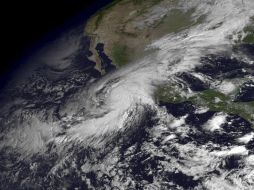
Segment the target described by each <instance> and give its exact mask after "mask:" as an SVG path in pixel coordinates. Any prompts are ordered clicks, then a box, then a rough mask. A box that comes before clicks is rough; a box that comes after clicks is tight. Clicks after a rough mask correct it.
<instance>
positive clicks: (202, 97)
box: [155, 86, 254, 127]
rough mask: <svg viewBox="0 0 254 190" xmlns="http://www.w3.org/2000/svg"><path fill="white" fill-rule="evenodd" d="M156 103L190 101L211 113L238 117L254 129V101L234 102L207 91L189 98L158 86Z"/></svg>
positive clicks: (172, 88)
mask: <svg viewBox="0 0 254 190" xmlns="http://www.w3.org/2000/svg"><path fill="white" fill-rule="evenodd" d="M155 98H156V99H157V100H158V101H162V102H168V103H180V102H185V101H190V102H192V103H193V104H195V105H198V106H204V107H208V108H209V109H210V110H212V111H218V112H224V113H227V114H235V115H238V116H240V117H242V118H244V119H245V120H247V121H249V122H250V123H252V124H253V127H254V101H252V102H234V101H233V100H232V99H231V97H230V96H228V95H225V94H223V93H221V92H219V91H216V90H213V89H209V90H205V91H202V92H198V93H195V94H193V95H192V96H190V97H186V96H184V95H183V96H181V94H180V93H179V91H178V90H176V89H175V88H174V87H167V86H166V87H165V86H160V87H159V88H158V89H157V91H156V92H155Z"/></svg>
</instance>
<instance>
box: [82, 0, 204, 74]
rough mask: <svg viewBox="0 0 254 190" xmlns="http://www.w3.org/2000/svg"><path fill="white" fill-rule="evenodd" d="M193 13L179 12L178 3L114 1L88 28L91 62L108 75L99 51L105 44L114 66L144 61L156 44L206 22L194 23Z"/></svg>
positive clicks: (176, 1) (96, 16) (164, 1)
mask: <svg viewBox="0 0 254 190" xmlns="http://www.w3.org/2000/svg"><path fill="white" fill-rule="evenodd" d="M172 7H174V8H172ZM193 12H194V10H193V9H186V10H185V11H183V9H180V7H179V9H178V0H116V1H113V2H112V3H111V4H110V5H108V6H107V7H105V8H103V9H101V10H100V11H98V12H97V13H96V14H94V15H93V16H92V17H91V18H90V19H89V20H88V22H87V24H86V27H85V34H86V35H88V36H89V37H90V39H91V44H90V51H91V52H92V53H93V55H92V56H91V57H90V59H92V60H93V61H95V62H96V68H97V69H98V70H99V71H100V72H102V73H104V71H103V70H102V69H101V64H100V59H99V57H98V54H97V52H96V50H95V47H96V45H97V44H98V43H103V44H104V45H105V49H104V51H105V53H106V54H107V56H108V57H109V58H110V59H111V60H112V63H113V64H114V65H115V66H116V67H117V68H119V67H122V66H123V65H125V64H127V63H130V62H132V61H134V60H136V59H138V58H140V57H142V56H143V55H144V53H145V47H146V46H147V45H149V44H150V43H151V42H152V41H154V40H156V39H158V38H161V37H163V36H164V35H167V34H170V33H173V32H179V31H180V30H183V29H185V28H187V27H189V26H191V25H193V24H195V23H197V22H199V21H200V19H202V18H200V17H199V18H196V19H193V17H192V13H193Z"/></svg>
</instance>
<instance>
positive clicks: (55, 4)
mask: <svg viewBox="0 0 254 190" xmlns="http://www.w3.org/2000/svg"><path fill="white" fill-rule="evenodd" d="M108 2H109V0H106V1H103V0H34V1H27V0H7V1H1V3H0V12H1V13H0V14H1V16H0V19H1V22H0V24H1V30H0V33H1V37H0V38H1V39H0V42H1V54H0V55H1V59H0V76H2V75H3V74H6V73H7V72H9V70H10V68H12V67H13V65H14V63H15V62H17V61H18V59H20V56H21V55H23V54H25V53H27V52H28V51H31V48H32V47H33V46H35V44H36V43H38V41H39V40H41V39H42V38H43V37H45V36H46V35H49V33H50V32H52V31H54V30H57V28H59V27H61V26H63V25H64V24H65V25H66V23H68V22H69V24H71V22H72V21H73V18H74V17H77V15H80V14H87V15H89V14H92V13H93V12H95V11H96V9H98V6H103V5H106V4H107V3H108ZM98 4H99V5H98ZM86 12H87V13H86ZM71 19H72V21H70V20H71Z"/></svg>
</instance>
